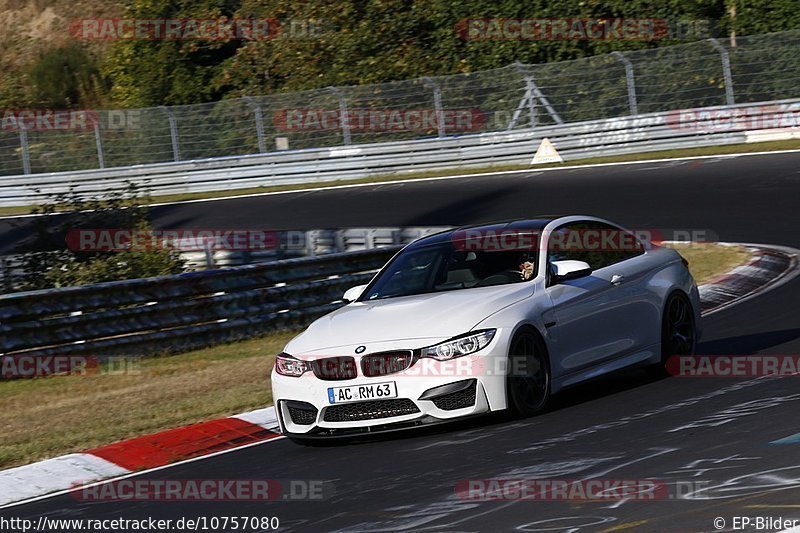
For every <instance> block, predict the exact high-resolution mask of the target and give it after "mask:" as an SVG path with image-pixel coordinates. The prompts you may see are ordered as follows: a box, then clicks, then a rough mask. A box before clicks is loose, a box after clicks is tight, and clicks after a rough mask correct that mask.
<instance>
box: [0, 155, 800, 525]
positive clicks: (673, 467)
mask: <svg viewBox="0 0 800 533" xmlns="http://www.w3.org/2000/svg"><path fill="white" fill-rule="evenodd" d="M798 199H800V154H796V153H792V154H779V155H768V156H748V157H734V158H729V157H725V158H722V157H721V158H708V159H695V160H688V161H669V162H660V163H642V164H634V165H623V166H605V167H595V168H586V169H576V170H554V171H546V172H536V171H532V172H530V173H526V174H515V175H511V176H487V177H475V178H467V179H458V180H440V181H425V182H405V183H402V184H388V185H377V186H368V187H357V188H343V189H336V190H328V191H314V192H300V193H294V194H279V195H269V196H261V197H253V198H241V199H232V200H223V201H215V202H201V203H188V204H181V205H172V206H162V207H157V208H154V210H153V215H154V219H155V223H156V225H157V226H158V227H226V228H231V227H240V228H290V229H302V228H323V227H330V228H333V227H348V226H353V227H363V226H382V225H386V226H401V225H402V226H406V225H420V226H427V225H458V224H466V223H474V222H481V221H488V220H499V219H505V218H518V217H532V216H534V215H537V214H571V213H579V214H591V215H597V216H602V217H607V218H610V219H612V220H614V221H616V222H619V223H621V224H623V225H626V226H628V227H632V228H682V229H687V230H708V231H710V232H712V234H713V235H715V236H716V237H717V238H718V239H719V240H721V241H729V242H752V243H765V244H775V245H785V246H790V247H795V248H800V232H798V224H799V223H800V205H798ZM1 222H2V223H3V224H7V223H8V221H7V220H3V221H1ZM19 230H20V228H17V231H19ZM4 233H5V232H4ZM799 309H800V278H796V279H794V280H793V281H790V282H788V283H787V284H785V285H783V286H781V287H779V288H776V289H774V290H772V291H770V292H768V293H766V294H763V295H761V296H759V297H756V298H754V299H750V300H748V301H745V302H743V303H741V304H739V305H736V306H733V307H731V308H729V309H726V310H723V311H721V312H719V313H715V314H713V315H711V316H709V317H706V318H705V319H704V321H703V323H702V327H703V330H704V338H703V342H702V343H701V345H700V346H699V349H698V353H701V354H731V355H733V354H737V355H738V354H800V315H799V314H798V310H799ZM798 379H800V378H794V377H786V378H767V379H752V378H745V379H741V378H740V379H724V378H714V379H710V378H675V377H673V378H666V379H659V380H653V379H652V378H648V377H646V375H645V373H644V372H642V371H640V370H631V371H627V372H624V373H620V374H618V375H615V376H613V377H610V378H604V379H602V380H598V381H595V382H593V383H590V384H588V385H585V386H581V387H578V388H575V389H572V390H568V391H565V392H564V393H562V394H560V395H558V396H557V397H556V398H555V401H554V405H553V407H552V410H551V411H550V412H548V413H546V414H544V415H542V416H538V417H536V418H532V419H527V420H522V421H520V420H510V419H507V418H505V417H502V416H496V417H490V418H488V419H481V420H476V421H472V422H469V423H460V424H458V425H455V426H452V427H444V428H438V429H436V430H426V431H422V432H406V433H404V434H402V435H397V436H394V437H385V438H380V439H377V440H371V441H367V442H361V443H350V444H346V445H338V446H329V447H301V446H297V445H295V444H293V443H292V442H289V441H288V440H286V439H277V440H273V441H269V442H266V443H264V444H261V445H256V446H251V447H247V448H244V449H239V450H236V451H233V452H230V453H225V454H221V455H217V456H213V457H209V458H205V459H201V460H197V461H192V462H186V463H183V464H179V465H176V466H172V467H169V468H166V469H163V470H158V471H153V472H148V473H144V474H142V475H141V476H139V477H140V478H149V479H181V480H186V479H232V478H233V479H280V480H291V479H295V480H319V481H322V482H323V484H324V487H325V497H324V498H323V499H321V500H310V501H309V500H302V501H284V500H282V499H280V500H278V501H273V502H266V503H265V502H245V501H219V502H201V503H197V502H153V501H136V502H131V501H127V502H120V501H117V502H113V501H112V502H108V501H102V502H85V501H80V500H78V499H76V498H75V497H73V496H70V495H61V496H56V497H52V498H47V499H43V500H40V501H36V502H32V503H28V504H24V505H21V506H16V507H12V508H8V509H3V510H0V516H5V517H11V516H14V517H28V518H34V519H36V518H37V517H39V516H40V515H47V516H49V517H60V518H120V517H122V518H145V517H158V518H172V519H176V518H180V517H197V516H207V517H210V516H217V517H224V516H276V517H278V518H279V519H280V524H281V530H283V531H450V532H454V531H512V530H515V531H563V532H577V531H581V532H583V531H618V530H623V531H718V530H722V529H725V530H729V531H730V530H732V528H734V527H735V526H736V524H737V523H738V524H739V525H741V524H742V522H741V521H739V522H737V521H736V520H737V517H748V518H751V519H752V520H755V519H756V517H768V518H772V519H773V520H774V519H777V518H778V517H780V518H783V519H791V518H796V519H800V438H796V439H788V440H787V441H784V442H786V443H784V444H773V441H776V440H778V439H784V438H786V437H790V436H792V435H795V434H798V433H800V416H798V412H799V409H800V381H798ZM65 416H70V414H69V413H65ZM74 416H80V413H74ZM489 478H546V479H554V478H557V479H564V480H643V479H649V480H657V481H659V482H663V483H665V484H667V486H668V487H669V490H668V494H667V495H666V496H665V497H663V498H657V499H655V500H643V499H628V500H615V501H581V500H563V499H562V500H557V501H530V500H528V501H518V500H513V499H510V500H503V501H471V500H468V499H465V498H462V497H460V496H459V495H457V494H456V490H455V488H456V486H457V485H458V484H459V483H464V480H484V479H489ZM715 519H716V522H715ZM720 519H721V520H723V521H724V524H723V522H721V521H720ZM738 520H740V518H739V519H738ZM753 523H755V522H753ZM720 526H721V527H720ZM777 529H779V528H771V529H764V530H767V531H769V530H772V531H775V530H777Z"/></svg>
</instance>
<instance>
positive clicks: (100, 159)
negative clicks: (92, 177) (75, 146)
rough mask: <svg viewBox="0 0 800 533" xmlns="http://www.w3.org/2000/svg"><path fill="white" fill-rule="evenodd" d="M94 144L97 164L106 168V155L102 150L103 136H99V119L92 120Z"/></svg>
mask: <svg viewBox="0 0 800 533" xmlns="http://www.w3.org/2000/svg"><path fill="white" fill-rule="evenodd" d="M94 144H95V146H96V147H97V164H98V165H99V166H100V168H106V155H105V152H104V151H103V138H102V137H101V136H100V120H99V119H98V120H95V122H94Z"/></svg>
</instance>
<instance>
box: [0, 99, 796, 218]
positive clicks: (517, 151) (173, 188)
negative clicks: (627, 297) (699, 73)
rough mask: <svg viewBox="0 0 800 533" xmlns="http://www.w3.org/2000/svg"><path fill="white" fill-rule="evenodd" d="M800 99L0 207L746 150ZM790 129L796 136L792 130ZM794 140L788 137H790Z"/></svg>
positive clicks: (47, 189) (285, 159)
mask: <svg viewBox="0 0 800 533" xmlns="http://www.w3.org/2000/svg"><path fill="white" fill-rule="evenodd" d="M798 112H800V99H791V100H780V101H772V102H760V103H754V104H741V105H732V106H714V107H704V108H697V109H689V110H676V111H670V112H665V113H648V114H642V115H637V116H629V117H620V118H611V119H604V120H598V121H587V122H576V123H572V124H561V125H553V126H543V127H537V128H532V129H526V130H513V131H507V132H496V133H484V134H479V135H464V136H460V137H445V138H437V139H423V140H414V141H401V142H387V143H375V144H362V145H350V146H344V147H337V148H318V149H309V150H295V151H285V152H277V153H271V154H260V155H247V156H238V157H222V158H216V159H206V160H198V161H186V162H180V163H167V164H159V165H142V166H136V167H125V168H117V169H111V170H87V171H79V172H66V173H64V172H62V173H51V174H36V175H26V176H8V177H5V178H3V179H2V180H0V206H13V205H28V204H31V203H35V202H39V201H42V200H44V199H46V198H47V197H48V195H50V194H53V193H64V192H67V191H68V190H70V189H72V190H74V191H76V192H77V193H79V194H82V195H85V196H98V195H101V194H102V193H104V192H106V191H108V190H109V189H113V188H117V189H119V188H123V187H124V186H125V184H126V182H129V181H135V182H138V183H140V184H144V185H146V186H147V187H148V188H149V189H150V192H151V193H152V194H156V195H162V194H177V193H196V192H204V191H211V190H235V189H242V188H252V187H268V186H273V185H291V184H302V183H311V182H324V181H331V180H348V179H358V178H365V177H371V176H378V175H391V174H403V173H409V172H415V171H430V170H440V169H452V168H470V167H485V166H491V165H507V164H530V163H531V159H532V157H533V155H534V154H535V152H536V150H537V148H538V146H539V144H540V143H541V141H542V139H544V138H548V139H550V141H551V142H552V143H553V145H554V146H555V147H556V149H557V150H558V151H559V153H560V154H561V156H562V158H563V159H564V160H574V159H581V158H586V157H595V156H610V155H620V154H628V153H639V152H648V151H654V150H668V149H678V148H693V147H698V146H713V145H724V144H737V143H744V142H748V141H753V140H757V139H756V138H753V137H752V132H753V131H758V132H762V131H766V132H769V131H778V132H783V133H785V132H786V130H787V127H788V128H790V129H791V128H795V130H794V131H797V127H798V126H800V115H798ZM787 125H788V126H787ZM787 135H788V134H787Z"/></svg>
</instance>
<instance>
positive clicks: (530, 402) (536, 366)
mask: <svg viewBox="0 0 800 533" xmlns="http://www.w3.org/2000/svg"><path fill="white" fill-rule="evenodd" d="M508 363H509V366H508V371H507V373H506V394H507V398H508V408H509V410H511V411H512V412H513V413H515V414H517V415H519V416H521V417H525V418H527V417H530V416H534V415H537V414H539V413H541V412H543V411H544V410H545V409H546V408H547V404H548V402H549V400H550V385H551V374H550V360H549V357H548V355H547V347H546V346H545V344H544V341H543V340H542V338H541V337H540V336H539V334H538V333H536V332H534V331H532V330H530V329H527V328H526V329H523V330H521V331H520V332H518V333H517V334H516V335H514V338H513V339H512V340H511V345H510V347H509V351H508Z"/></svg>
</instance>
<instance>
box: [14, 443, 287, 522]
mask: <svg viewBox="0 0 800 533" xmlns="http://www.w3.org/2000/svg"><path fill="white" fill-rule="evenodd" d="M285 438H286V437H284V436H283V435H281V436H278V437H273V438H271V439H268V440H261V441H258V442H251V443H250V444H244V445H242V446H237V447H236V448H229V449H227V450H220V451H218V452H214V453H210V454H208V455H201V456H199V457H192V458H191V459H184V460H182V461H176V462H174V463H169V464H166V465H162V466H156V467H153V468H148V469H147V470H138V471H136V472H131V473H130V474H125V475H122V476H117V477H113V478H108V479H104V480H102V481H97V482H95V483H90V484H88V485H81V486H76V487H74V488H71V489H66V490H60V491H58V492H51V493H49V494H44V495H42V496H36V497H34V498H28V499H27V500H20V501H18V502H14V503H10V504H7V505H3V506H0V509H8V508H9V507H16V506H18V505H25V504H27V503H33V502H36V501H40V500H46V499H48V498H55V497H56V496H62V495H64V494H69V493H70V492H73V491H75V490H79V489H85V488H89V487H96V486H98V485H104V484H106V483H111V482H113V481H119V480H121V479H127V478H129V477H135V476H141V475H143V474H149V473H151V472H158V471H159V470H166V469H167V468H172V467H175V466H180V465H184V464H187V463H193V462H195V461H202V460H203V459H209V458H211V457H216V456H218V455H223V454H226V453H230V452H236V451H239V450H244V449H245V448H250V447H253V446H259V445H261V444H267V443H270V442H275V441H278V440H282V439H285Z"/></svg>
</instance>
